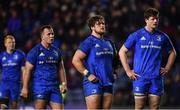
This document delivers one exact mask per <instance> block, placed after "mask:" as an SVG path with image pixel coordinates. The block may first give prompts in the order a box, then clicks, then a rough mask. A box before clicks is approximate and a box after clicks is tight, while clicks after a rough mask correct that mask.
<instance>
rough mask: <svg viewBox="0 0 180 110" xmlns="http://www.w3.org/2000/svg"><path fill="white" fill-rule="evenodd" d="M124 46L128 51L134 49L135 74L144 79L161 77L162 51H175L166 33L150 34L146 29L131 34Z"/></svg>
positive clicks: (155, 32) (156, 31)
mask: <svg viewBox="0 0 180 110" xmlns="http://www.w3.org/2000/svg"><path fill="white" fill-rule="evenodd" d="M124 45H125V47H126V48H127V49H130V48H132V47H134V64H133V68H134V71H135V73H137V74H139V75H140V76H141V77H144V78H156V77H159V76H160V68H161V61H162V50H163V49H165V50H166V51H167V52H169V51H170V50H172V49H173V45H172V43H171V41H170V39H169V37H168V36H167V35H166V34H165V33H163V32H161V31H159V30H154V32H152V33H150V32H148V31H147V30H146V29H145V28H141V29H139V30H137V31H136V32H134V33H132V34H130V35H129V37H128V39H127V40H126V42H125V43H124Z"/></svg>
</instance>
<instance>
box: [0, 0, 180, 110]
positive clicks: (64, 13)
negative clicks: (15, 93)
mask: <svg viewBox="0 0 180 110" xmlns="http://www.w3.org/2000/svg"><path fill="white" fill-rule="evenodd" d="M148 7H155V8H157V9H158V10H159V11H160V24H159V28H160V29H161V30H162V31H164V32H165V33H167V34H168V35H169V37H170V39H171V40H172V42H173V44H174V46H175V49H176V51H177V54H178V56H177V58H176V61H175V64H174V66H173V68H172V69H171V71H170V72H169V74H168V75H166V76H165V94H164V95H163V97H162V101H161V108H180V101H179V99H180V58H179V52H180V0H0V51H3V50H4V46H3V38H4V36H5V35H6V34H13V35H14V36H15V38H16V41H17V44H16V47H17V48H19V49H21V50H23V51H24V52H25V53H27V52H28V51H29V50H30V49H31V48H32V47H33V46H34V45H36V44H37V43H39V41H40V37H39V28H40V26H42V25H44V24H50V25H52V26H53V28H54V31H55V36H56V38H55V42H54V45H55V46H57V47H59V48H60V49H61V50H62V53H63V57H64V63H65V68H66V73H67V80H68V93H67V94H66V97H65V108H66V109H80V108H81V109H84V108H86V107H85V101H84V96H83V93H82V77H81V76H80V74H79V73H78V72H77V71H76V70H75V68H74V67H73V65H72V63H71V60H72V56H73V54H74V52H75V50H76V49H77V47H78V45H79V43H80V42H81V41H82V40H84V39H85V38H86V36H87V35H88V34H90V31H89V28H88V26H87V23H86V20H87V19H88V17H89V16H92V15H95V14H100V15H103V16H104V17H105V18H106V23H107V33H106V38H108V39H111V40H112V41H113V42H115V44H116V45H117V48H118V50H119V48H120V47H121V46H122V44H123V43H124V41H125V39H126V38H127V36H128V35H129V34H130V33H132V32H134V31H135V30H137V29H139V28H141V27H143V26H144V18H143V12H144V10H145V9H147V8H148ZM132 56H133V54H132V52H129V54H128V57H129V63H131V64H132ZM166 60H167V55H166V54H165V57H164V61H163V64H164V63H165V62H166ZM118 73H119V77H118V79H117V80H116V82H115V84H114V101H113V106H112V108H115V109H116V108H133V107H134V99H133V94H132V84H131V81H130V80H129V79H128V77H127V76H126V74H125V72H124V70H123V68H122V66H120V68H119V70H118ZM32 106H33V104H32V100H31V99H30V100H29V101H28V103H27V102H26V103H21V107H24V108H28V107H29V108H31V107H32Z"/></svg>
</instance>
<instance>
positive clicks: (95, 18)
mask: <svg viewBox="0 0 180 110" xmlns="http://www.w3.org/2000/svg"><path fill="white" fill-rule="evenodd" d="M101 20H105V18H104V17H103V16H101V15H95V16H93V17H90V18H89V19H88V20H87V23H88V26H89V28H90V29H91V27H93V26H94V25H95V23H96V22H97V21H101Z"/></svg>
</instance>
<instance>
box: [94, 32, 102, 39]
mask: <svg viewBox="0 0 180 110" xmlns="http://www.w3.org/2000/svg"><path fill="white" fill-rule="evenodd" d="M91 35H93V36H95V37H97V38H100V39H101V38H103V35H104V34H98V33H96V32H92V33H91Z"/></svg>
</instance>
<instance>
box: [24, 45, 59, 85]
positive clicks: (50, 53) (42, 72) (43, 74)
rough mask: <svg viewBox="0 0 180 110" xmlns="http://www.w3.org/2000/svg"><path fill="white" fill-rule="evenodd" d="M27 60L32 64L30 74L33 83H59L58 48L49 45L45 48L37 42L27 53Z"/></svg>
mask: <svg viewBox="0 0 180 110" xmlns="http://www.w3.org/2000/svg"><path fill="white" fill-rule="evenodd" d="M27 61H28V62H30V63H31V64H32V65H34V72H33V76H32V78H33V79H32V80H33V82H34V84H40V85H57V84H59V63H60V62H61V53H60V50H59V49H58V48H55V47H53V46H51V47H50V48H49V49H47V48H45V47H43V46H42V44H38V45H36V46H35V47H34V48H33V49H31V51H30V52H29V53H28V55H27Z"/></svg>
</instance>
